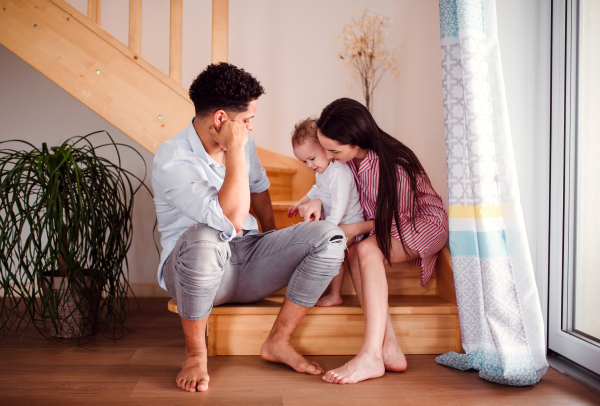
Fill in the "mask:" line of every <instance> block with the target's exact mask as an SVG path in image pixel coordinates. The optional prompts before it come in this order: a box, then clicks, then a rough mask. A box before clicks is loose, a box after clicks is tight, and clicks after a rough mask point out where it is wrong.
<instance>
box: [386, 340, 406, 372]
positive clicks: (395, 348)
mask: <svg viewBox="0 0 600 406" xmlns="http://www.w3.org/2000/svg"><path fill="white" fill-rule="evenodd" d="M383 365H384V366H385V370H386V371H393V372H402V371H404V370H405V369H406V367H407V366H408V364H407V362H406V357H405V356H404V353H403V352H402V348H400V344H398V340H385V341H384V342H383Z"/></svg>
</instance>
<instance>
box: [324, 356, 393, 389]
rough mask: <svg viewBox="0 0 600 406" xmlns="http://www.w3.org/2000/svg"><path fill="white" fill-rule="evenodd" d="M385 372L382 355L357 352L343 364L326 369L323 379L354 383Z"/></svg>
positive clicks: (332, 381) (377, 376)
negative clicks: (335, 367)
mask: <svg viewBox="0 0 600 406" xmlns="http://www.w3.org/2000/svg"><path fill="white" fill-rule="evenodd" d="M383 374H385V366H384V365H383V357H381V355H379V356H376V355H374V354H366V353H359V354H358V355H357V356H356V357H354V358H352V359H351V360H350V361H348V362H347V363H346V364H345V365H343V366H341V367H339V368H337V369H333V370H331V371H327V373H326V374H325V375H324V376H323V380H324V381H326V382H330V383H339V384H341V385H343V384H346V383H356V382H360V381H366V380H367V379H373V378H379V377H381V376H383Z"/></svg>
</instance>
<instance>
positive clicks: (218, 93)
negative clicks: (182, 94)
mask: <svg viewBox="0 0 600 406" xmlns="http://www.w3.org/2000/svg"><path fill="white" fill-rule="evenodd" d="M264 93H265V89H264V88H263V87H262V86H261V85H260V82H259V81H258V80H256V79H255V78H254V77H253V76H252V75H251V74H249V73H248V72H246V71H245V70H243V69H240V68H238V67H237V66H234V65H231V64H229V63H225V62H221V63H219V64H216V65H214V64H211V65H208V66H207V67H206V69H204V71H203V72H202V73H200V74H199V75H198V77H196V79H194V82H193V83H192V86H190V99H192V102H194V107H195V108H196V115H197V116H205V115H207V114H212V113H214V112H215V111H217V110H225V111H226V112H228V113H234V114H235V113H241V112H243V111H246V110H248V105H249V104H250V102H251V101H252V100H255V99H258V98H259V96H260V95H262V94H264Z"/></svg>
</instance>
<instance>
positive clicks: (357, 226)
mask: <svg viewBox="0 0 600 406" xmlns="http://www.w3.org/2000/svg"><path fill="white" fill-rule="evenodd" d="M339 227H340V228H341V229H342V231H344V234H346V238H347V239H349V240H350V239H352V238H356V237H357V236H359V235H363V234H367V233H370V232H371V230H372V229H373V227H375V221H374V220H367V221H361V222H358V223H352V224H340V225H339Z"/></svg>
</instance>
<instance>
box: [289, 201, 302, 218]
mask: <svg viewBox="0 0 600 406" xmlns="http://www.w3.org/2000/svg"><path fill="white" fill-rule="evenodd" d="M299 203H300V202H296V203H294V204H293V205H292V206H290V208H289V209H288V212H287V216H288V218H292V217H296V216H297V215H298V207H299V206H300V204H299Z"/></svg>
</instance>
